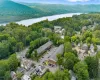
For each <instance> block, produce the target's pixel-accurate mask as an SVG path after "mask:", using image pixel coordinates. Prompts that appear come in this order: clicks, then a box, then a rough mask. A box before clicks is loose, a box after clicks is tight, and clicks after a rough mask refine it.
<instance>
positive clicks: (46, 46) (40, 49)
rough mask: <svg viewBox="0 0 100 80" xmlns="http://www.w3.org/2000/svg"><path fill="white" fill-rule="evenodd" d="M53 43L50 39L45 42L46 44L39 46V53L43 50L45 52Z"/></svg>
mask: <svg viewBox="0 0 100 80" xmlns="http://www.w3.org/2000/svg"><path fill="white" fill-rule="evenodd" d="M52 44H53V43H52V42H51V41H48V42H47V43H45V44H44V45H42V46H41V47H39V48H38V49H37V53H38V54H40V53H42V52H44V51H45V50H46V49H47V48H49V47H50V46H51V45H52Z"/></svg>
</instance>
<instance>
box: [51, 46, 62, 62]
mask: <svg viewBox="0 0 100 80" xmlns="http://www.w3.org/2000/svg"><path fill="white" fill-rule="evenodd" d="M63 52H64V45H63V44H62V45H60V46H59V47H58V48H57V49H56V50H55V51H54V52H53V53H52V55H51V56H50V57H49V59H50V60H54V61H57V54H63Z"/></svg>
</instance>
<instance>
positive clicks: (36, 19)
mask: <svg viewBox="0 0 100 80" xmlns="http://www.w3.org/2000/svg"><path fill="white" fill-rule="evenodd" d="M80 14H81V13H67V14H59V15H53V16H46V17H40V18H33V19H27V20H22V21H18V22H16V23H18V24H22V25H25V26H29V25H31V24H34V23H37V22H40V21H43V20H46V19H48V20H49V21H53V20H56V19H59V18H64V17H72V16H73V15H80ZM6 24H7V23H5V24H0V25H4V26H5V25H6Z"/></svg>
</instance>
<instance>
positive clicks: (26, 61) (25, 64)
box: [21, 59, 33, 70]
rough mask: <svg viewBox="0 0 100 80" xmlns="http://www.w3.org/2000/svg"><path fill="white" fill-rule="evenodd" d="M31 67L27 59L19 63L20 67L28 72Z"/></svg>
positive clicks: (30, 62) (31, 63)
mask: <svg viewBox="0 0 100 80" xmlns="http://www.w3.org/2000/svg"><path fill="white" fill-rule="evenodd" d="M32 65H33V62H32V61H30V60H27V59H22V61H21V67H22V68H25V69H26V70H29V69H30V68H31V67H32Z"/></svg>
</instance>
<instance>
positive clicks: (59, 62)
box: [57, 54, 63, 65]
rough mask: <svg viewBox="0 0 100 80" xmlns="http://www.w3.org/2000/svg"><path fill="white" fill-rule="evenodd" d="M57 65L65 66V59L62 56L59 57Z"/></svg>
mask: <svg viewBox="0 0 100 80" xmlns="http://www.w3.org/2000/svg"><path fill="white" fill-rule="evenodd" d="M57 63H58V65H62V64H63V57H62V55H61V54H58V55H57Z"/></svg>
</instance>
